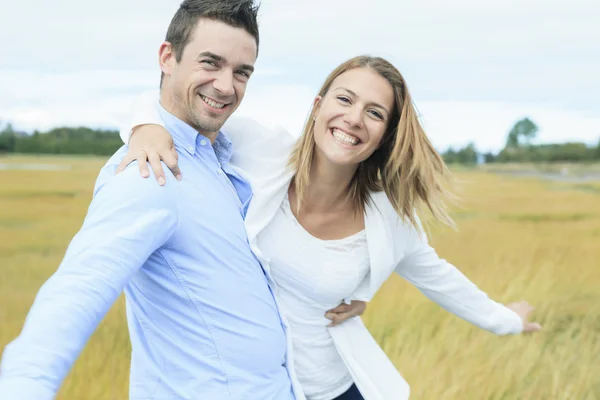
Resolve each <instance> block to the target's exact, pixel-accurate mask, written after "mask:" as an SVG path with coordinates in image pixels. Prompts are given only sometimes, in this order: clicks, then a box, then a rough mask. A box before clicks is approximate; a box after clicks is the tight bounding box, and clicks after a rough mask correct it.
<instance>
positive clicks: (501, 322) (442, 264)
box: [396, 231, 541, 335]
mask: <svg viewBox="0 0 600 400" xmlns="http://www.w3.org/2000/svg"><path fill="white" fill-rule="evenodd" d="M423 235H424V234H423ZM410 248H411V249H412V251H411V252H410V253H409V254H408V255H406V257H405V258H404V259H403V260H402V261H401V262H400V264H399V265H398V267H397V268H396V272H397V273H398V274H399V275H400V276H402V277H403V278H405V279H406V280H408V281H409V282H411V283H412V284H413V285H415V286H416V287H417V288H418V289H419V290H420V291H421V292H422V293H423V294H425V295H426V296H427V297H428V298H430V299H431V300H433V301H435V302H436V303H438V304H439V305H440V306H442V307H443V308H444V309H446V310H447V311H450V312H451V313H453V314H456V315H457V316H459V317H461V318H463V319H464V320H466V321H469V322H471V323H472V324H475V325H477V326H479V327H480V328H482V329H485V330H488V331H490V332H493V333H495V334H497V335H506V334H516V333H521V332H524V331H525V332H533V331H537V330H539V329H541V326H540V325H539V324H537V323H533V322H529V321H528V316H529V313H530V312H531V311H532V310H533V308H532V307H531V306H530V305H529V304H527V303H526V302H520V303H513V304H511V305H509V306H508V307H507V306H505V305H503V304H500V303H497V302H495V301H493V300H492V299H490V298H489V297H488V295H487V294H486V293H485V292H483V291H482V290H480V289H479V288H478V287H477V286H476V285H475V284H474V283H473V282H471V281H470V280H469V279H468V278H467V277H466V276H465V275H463V274H462V273H461V272H460V271H459V270H458V269H457V268H456V267H454V266H453V265H452V264H450V263H448V262H447V261H445V260H443V259H441V258H440V257H439V256H438V255H437V253H436V252H435V250H434V249H433V248H432V247H431V246H429V244H428V243H427V239H426V238H425V237H419V235H418V234H417V233H416V231H415V233H414V236H413V238H412V245H411V246H410Z"/></svg>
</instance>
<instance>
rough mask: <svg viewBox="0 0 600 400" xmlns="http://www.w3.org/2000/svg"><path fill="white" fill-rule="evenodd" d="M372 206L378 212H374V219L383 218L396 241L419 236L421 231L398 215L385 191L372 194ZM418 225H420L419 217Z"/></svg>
mask: <svg viewBox="0 0 600 400" xmlns="http://www.w3.org/2000/svg"><path fill="white" fill-rule="evenodd" d="M371 201H372V206H373V208H374V209H375V210H376V212H372V213H371V215H373V218H375V215H377V218H381V219H382V221H383V224H384V225H385V226H386V228H387V230H388V231H389V232H390V234H391V235H392V236H393V239H394V240H395V241H397V240H404V239H407V238H413V237H414V236H415V235H416V236H419V233H418V232H419V230H420V229H421V228H419V229H417V228H416V227H415V225H414V224H413V223H411V222H410V221H409V220H408V219H407V218H403V217H401V216H400V215H399V214H398V211H396V209H395V208H394V206H393V205H392V203H391V202H390V199H389V198H388V196H387V194H386V193H385V192H384V191H379V192H372V193H371ZM417 224H420V222H419V219H418V217H417Z"/></svg>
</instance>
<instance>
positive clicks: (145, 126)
mask: <svg viewBox="0 0 600 400" xmlns="http://www.w3.org/2000/svg"><path fill="white" fill-rule="evenodd" d="M159 100H160V92H159V91H158V90H154V91H148V92H144V93H142V94H141V95H140V96H138V97H137V98H136V99H135V100H134V101H133V104H132V107H131V112H130V115H129V123H128V124H126V125H125V126H123V127H122V128H121V132H120V136H121V140H123V143H125V144H128V148H129V150H128V152H127V154H126V155H125V157H124V158H123V160H122V161H121V164H119V167H118V168H117V173H119V172H122V171H123V170H124V169H125V167H127V165H129V164H130V163H131V162H132V161H136V160H137V164H138V166H139V169H140V175H141V176H142V177H144V178H147V177H149V176H150V171H149V170H148V163H147V162H146V161H148V162H149V163H150V166H151V167H152V171H153V172H154V175H155V177H156V180H157V181H158V183H159V184H160V185H161V186H162V185H164V184H165V182H166V180H165V173H164V171H163V168H162V165H161V161H163V162H164V163H165V165H166V166H167V167H168V168H169V169H170V170H171V172H172V173H173V175H174V176H175V177H176V178H177V179H178V180H181V171H180V170H179V165H178V163H177V158H178V157H177V151H176V150H175V144H174V142H173V138H172V137H171V134H170V133H169V132H168V131H167V129H166V128H165V125H164V122H163V120H162V118H161V116H160V113H159V112H158V106H159Z"/></svg>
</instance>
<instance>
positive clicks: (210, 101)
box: [200, 95, 225, 108]
mask: <svg viewBox="0 0 600 400" xmlns="http://www.w3.org/2000/svg"><path fill="white" fill-rule="evenodd" d="M200 98H202V100H204V102H205V103H206V104H208V105H209V106H211V107H213V108H223V107H225V104H223V103H217V102H216V101H214V100H211V99H209V98H208V97H204V96H202V95H200Z"/></svg>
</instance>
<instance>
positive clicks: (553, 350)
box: [0, 157, 600, 400]
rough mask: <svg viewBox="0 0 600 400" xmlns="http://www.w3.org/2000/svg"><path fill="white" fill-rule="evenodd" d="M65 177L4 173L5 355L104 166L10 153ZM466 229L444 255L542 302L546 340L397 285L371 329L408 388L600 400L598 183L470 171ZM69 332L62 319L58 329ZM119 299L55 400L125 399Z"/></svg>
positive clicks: (386, 293)
mask: <svg viewBox="0 0 600 400" xmlns="http://www.w3.org/2000/svg"><path fill="white" fill-rule="evenodd" d="M32 162H33V163H53V164H56V163H59V164H64V165H71V166H72V169H71V170H68V171H47V172H46V171H15V170H4V171H3V170H0V182H1V183H2V184H1V185H0V266H1V268H0V293H1V301H0V322H1V326H2V329H1V330H0V348H3V347H4V346H5V345H6V344H7V343H8V342H9V341H10V340H12V339H13V338H14V337H15V336H16V335H17V334H18V333H19V330H20V328H21V326H22V324H23V320H24V317H25V315H26V313H27V310H28V309H29V307H30V305H31V302H32V301H33V298H34V296H35V294H36V292H37V290H38V289H39V287H40V285H41V284H42V283H43V282H44V281H45V280H46V279H47V278H48V277H49V276H50V274H52V272H53V271H54V270H55V269H56V267H57V265H58V264H59V262H60V260H61V259H62V256H63V254H64V251H65V248H66V246H67V244H68V242H69V240H70V239H71V237H72V236H73V234H74V233H75V232H76V231H77V229H78V228H79V226H80V225H81V221H82V219H83V217H84V215H85V213H86V209H87V205H88V204H89V201H90V198H91V191H92V188H93V183H94V179H95V177H96V174H97V171H98V169H99V167H100V166H101V165H102V164H103V160H102V159H99V158H66V157H39V158H34V157H10V158H0V163H32ZM459 177H460V178H461V179H462V180H463V181H465V182H464V185H463V188H464V190H463V193H462V196H463V198H464V201H463V204H462V208H460V209H457V210H456V212H455V215H456V218H457V220H458V223H459V227H460V232H459V233H455V232H452V231H449V230H438V231H435V232H434V237H433V244H434V246H435V247H436V248H437V249H438V252H439V254H440V255H441V256H442V257H444V258H446V259H447V260H449V261H451V262H452V263H454V264H455V265H457V266H459V267H460V268H461V270H462V271H463V272H464V273H465V274H467V276H469V277H470V278H471V279H472V280H473V281H475V282H476V283H477V284H478V285H479V286H480V287H481V288H483V289H484V290H486V291H487V292H488V293H489V294H490V295H491V296H492V297H493V298H495V299H497V300H499V301H502V302H508V301H512V300H519V299H526V300H528V301H530V302H531V303H533V304H534V305H537V310H536V312H535V315H534V317H535V319H536V320H538V321H540V322H541V323H542V324H543V325H544V329H543V331H542V332H540V333H539V334H536V335H530V336H516V337H496V336H494V335H492V334H489V333H487V332H484V331H481V330H479V329H477V328H474V327H472V326H470V325H469V324H467V323H466V322H464V321H462V320H459V319H458V318H456V317H454V316H452V315H450V314H448V313H447V312H445V311H443V310H441V309H440V308H439V307H438V306H437V305H435V304H433V303H431V302H430V301H429V300H427V299H425V298H424V297H423V296H422V295H421V294H420V293H418V291H417V290H415V289H414V288H412V287H411V286H410V285H408V284H407V283H405V282H404V281H402V280H401V279H399V278H396V277H394V278H392V279H391V280H390V281H389V282H387V283H386V285H385V286H384V287H383V289H382V290H381V292H380V293H379V294H378V295H377V297H376V298H375V299H374V300H373V301H372V302H371V303H370V304H369V307H368V310H367V313H366V315H365V316H364V320H365V322H366V323H367V325H368V326H369V328H370V329H371V332H372V333H373V335H374V336H375V338H376V339H377V340H378V342H379V343H380V344H381V345H382V347H383V348H384V350H385V351H386V352H387V354H388V355H389V356H390V358H391V359H392V360H393V362H394V363H395V365H396V366H397V367H398V369H399V370H400V371H401V372H402V374H403V375H404V377H405V378H406V379H407V380H408V381H409V383H410V384H411V387H412V393H413V396H412V398H414V399H425V400H438V399H461V400H462V399H474V400H482V399H490V400H492V399H493V400H500V399H506V400H513V399H557V400H599V399H600V185H598V184H585V185H573V184H564V183H560V184H559V183H551V182H542V181H536V180H524V179H514V178H508V177H499V176H495V175H491V174H487V173H484V172H461V173H460V174H459ZM57 323H60V321H57ZM129 349H130V347H129V341H128V334H127V329H126V325H125V316H124V304H123V301H122V299H121V300H120V301H119V302H118V303H117V304H116V305H115V306H114V307H113V309H112V310H111V312H110V313H109V314H108V315H107V317H106V318H105V320H104V321H103V323H102V324H101V326H100V327H99V328H98V329H97V331H96V333H95V334H94V336H93V337H92V339H91V340H90V342H89V344H88V346H87V347H86V348H85V350H84V351H83V353H82V355H81V357H80V358H79V360H78V361H77V363H76V364H75V366H74V368H73V370H72V372H71V374H70V375H69V377H68V378H67V380H66V381H65V383H64V385H63V388H62V390H61V393H60V395H59V399H69V400H70V399H76V400H86V399H93V400H96V399H102V400H104V399H106V400H109V399H111V400H112V399H125V398H127V387H128V386H127V385H128V368H129Z"/></svg>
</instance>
